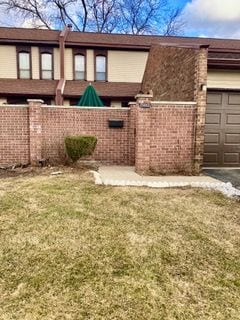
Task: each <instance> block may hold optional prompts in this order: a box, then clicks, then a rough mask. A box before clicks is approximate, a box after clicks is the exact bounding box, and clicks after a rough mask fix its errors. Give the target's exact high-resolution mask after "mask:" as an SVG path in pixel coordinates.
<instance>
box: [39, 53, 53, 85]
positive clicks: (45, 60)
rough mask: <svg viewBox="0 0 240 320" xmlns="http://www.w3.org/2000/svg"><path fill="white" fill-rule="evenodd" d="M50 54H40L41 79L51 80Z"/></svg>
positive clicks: (51, 62) (51, 64)
mask: <svg viewBox="0 0 240 320" xmlns="http://www.w3.org/2000/svg"><path fill="white" fill-rule="evenodd" d="M52 60H53V59H52V54H51V53H48V52H44V53H41V79H45V80H51V79H53V61H52Z"/></svg>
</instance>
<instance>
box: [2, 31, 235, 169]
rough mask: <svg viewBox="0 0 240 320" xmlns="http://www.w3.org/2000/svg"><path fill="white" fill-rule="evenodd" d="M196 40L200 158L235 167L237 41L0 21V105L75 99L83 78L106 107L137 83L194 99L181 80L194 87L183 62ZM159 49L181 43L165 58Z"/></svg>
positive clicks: (125, 98) (130, 94)
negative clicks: (202, 77)
mask: <svg viewBox="0 0 240 320" xmlns="http://www.w3.org/2000/svg"><path fill="white" fill-rule="evenodd" d="M200 47H204V48H208V57H207V83H206V84H207V99H206V101H205V103H207V108H206V117H205V118H206V125H205V132H204V135H205V144H204V165H206V166H227V167H228V166H240V40H224V39H208V38H189V37H162V36H146V35H143V36H135V35H119V34H98V33H87V32H86V33H85V32H84V33H82V32H74V31H71V28H70V26H69V27H66V28H65V29H64V30H63V31H52V30H37V29H21V28H0V104H23V103H26V100H27V99H29V98H41V99H43V100H44V102H45V103H46V104H57V105H65V106H70V105H75V104H76V102H77V101H78V99H79V97H80V96H81V95H82V93H83V91H84V89H85V88H86V86H87V84H88V83H93V84H94V87H95V88H96V90H97V92H98V94H99V95H100V96H101V98H102V100H103V102H104V104H105V105H106V106H112V107H126V106H127V105H128V102H129V101H132V100H134V97H135V96H136V94H137V93H139V92H140V91H141V90H142V91H148V90H153V93H154V99H155V100H162V101H165V100H167V101H174V100H176V97H178V100H182V101H191V100H192V97H191V96H188V95H187V92H190V91H189V90H187V89H186V90H185V87H184V86H185V85H186V83H187V84H188V85H189V86H190V87H191V90H192V91H191V92H193V90H194V85H195V84H194V79H193V78H192V74H193V73H191V72H190V73H189V74H188V73H187V70H186V69H188V68H189V69H190V65H191V68H194V64H193V63H192V62H191V61H192V60H191V57H190V56H191V54H190V55H189V60H188V58H187V57H186V55H185V53H186V52H187V51H186V50H187V49H193V50H194V49H197V48H200ZM159 48H179V50H178V53H177V54H175V53H174V52H173V50H172V55H171V54H170V56H171V59H170V56H169V59H168V55H169V52H170V51H169V50H168V51H166V53H164V50H161V49H160V50H159ZM180 49H183V50H182V52H183V55H184V57H185V58H184V59H185V60H184V61H185V64H184V68H185V71H184V72H185V73H184V75H181V76H179V72H178V73H177V70H178V67H177V66H183V64H182V60H181V52H180ZM184 49H185V50H184ZM149 52H150V54H149ZM164 54H165V60H164V59H162V57H164ZM174 59H175V60H176V61H175V62H174V64H173V65H172V66H169V69H168V72H166V68H165V67H164V66H166V61H167V60H169V61H170V60H171V61H172V60H174ZM191 63H192V64H191ZM182 68H183V67H182ZM170 71H171V72H170ZM176 81H177V82H176ZM163 84H164V85H163ZM176 85H178V86H179V90H177V91H178V92H176V90H175V89H176ZM202 85H203V88H202V89H203V90H205V89H206V88H205V84H202ZM166 92H168V93H169V92H172V94H166ZM177 95H178V96H177ZM204 112H205V111H204Z"/></svg>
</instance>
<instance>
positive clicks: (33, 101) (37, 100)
mask: <svg viewBox="0 0 240 320" xmlns="http://www.w3.org/2000/svg"><path fill="white" fill-rule="evenodd" d="M27 102H28V103H41V104H42V103H44V101H43V100H42V99H27Z"/></svg>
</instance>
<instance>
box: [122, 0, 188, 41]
mask: <svg viewBox="0 0 240 320" xmlns="http://www.w3.org/2000/svg"><path fill="white" fill-rule="evenodd" d="M120 8H121V16H122V29H123V31H124V32H125V33H132V34H163V35H175V34H177V33H180V32H181V31H182V28H183V23H182V19H181V10H180V9H178V8H177V9H173V8H171V6H170V5H169V1H168V0H123V2H122V4H121V6H120Z"/></svg>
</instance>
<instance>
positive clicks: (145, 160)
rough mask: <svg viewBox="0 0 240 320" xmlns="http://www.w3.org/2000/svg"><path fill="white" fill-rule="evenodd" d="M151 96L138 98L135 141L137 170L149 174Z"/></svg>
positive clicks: (138, 96) (143, 95)
mask: <svg viewBox="0 0 240 320" xmlns="http://www.w3.org/2000/svg"><path fill="white" fill-rule="evenodd" d="M152 98H153V96H152V95H151V94H138V95H137V96H136V99H137V105H136V140H135V169H136V171H137V172H139V173H142V174H144V173H148V172H149V170H150V159H151V158H150V154H151V134H152V130H153V128H152V121H151V100H152Z"/></svg>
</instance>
